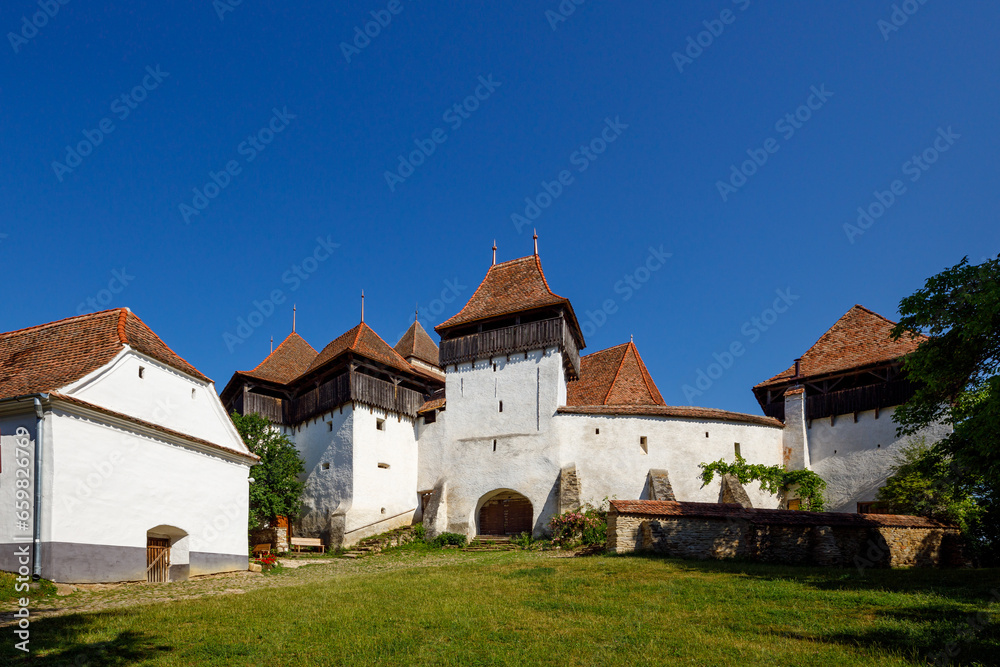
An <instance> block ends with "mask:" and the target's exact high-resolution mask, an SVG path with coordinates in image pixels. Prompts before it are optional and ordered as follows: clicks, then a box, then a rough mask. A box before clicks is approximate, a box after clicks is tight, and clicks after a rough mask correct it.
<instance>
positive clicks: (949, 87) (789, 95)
mask: <svg viewBox="0 0 1000 667" xmlns="http://www.w3.org/2000/svg"><path fill="white" fill-rule="evenodd" d="M578 1H579V0H578ZM175 4H180V5H181V6H174V5H175ZM43 5H45V6H48V8H49V13H50V14H53V15H52V16H46V15H42V16H41V17H39V15H38V13H39V12H44V11H45V9H44V8H43V7H42V6H43ZM55 7H58V9H57V10H56V9H54V8H55ZM896 7H898V10H894V7H893V3H891V2H832V1H830V2H812V3H795V4H793V3H777V4H776V3H764V2H758V1H757V0H749V1H748V0H737V1H736V2H733V1H731V0H716V1H713V2H685V3H665V2H648V1H638V2H633V3H610V2H599V1H598V0H587V1H586V2H582V3H581V4H579V5H577V4H574V3H573V2H572V0H567V1H566V2H563V3H561V4H560V3H559V2H556V1H555V0H553V1H549V2H506V3H490V4H488V5H487V4H485V3H459V2H446V3H413V2H409V1H408V0H396V1H395V2H392V3H390V2H388V1H385V2H383V1H382V0H376V1H371V2H367V1H366V2H344V3H289V4H285V3H276V2H264V1H256V0H244V1H243V2H242V3H240V4H238V5H233V4H232V1H231V0H218V1H217V2H215V3H213V2H211V1H210V0H199V1H197V2H192V3H151V2H133V3H85V2H82V1H80V0H76V1H73V0H70V1H69V2H67V4H65V5H57V2H56V1H55V0H51V1H50V0H42V2H41V3H39V2H38V1H37V0H13V1H11V2H7V3H4V7H3V9H2V10H0V29H2V32H3V34H4V35H5V39H4V44H3V45H2V46H0V117H2V121H3V132H2V136H3V140H2V146H0V235H3V236H0V261H2V263H3V267H4V288H3V290H2V297H0V330H5V331H6V330H11V329H17V328H21V327H25V326H31V325H34V324H39V323H42V322H48V321H52V320H56V319H60V318H63V317H68V316H72V315H75V314H77V312H78V311H82V310H90V309H91V306H90V305H88V304H87V300H88V299H90V300H92V302H93V304H94V305H97V307H98V308H105V307H117V306H129V307H130V308H132V310H133V311H135V312H136V313H137V314H138V315H139V316H140V317H141V318H143V319H144V320H145V321H146V322H147V323H148V324H149V325H150V326H151V327H152V328H153V329H154V331H156V332H157V333H158V334H159V335H160V336H161V337H162V338H163V339H164V340H165V341H166V342H167V344H169V345H170V346H171V347H173V348H174V349H175V350H176V351H177V352H178V353H179V354H181V355H182V356H183V357H185V358H186V359H188V360H189V361H191V362H192V363H193V364H194V365H195V366H197V367H198V368H199V369H200V370H202V371H203V372H205V373H206V374H207V375H209V376H210V377H212V378H213V379H214V380H215V381H216V382H217V384H218V386H219V388H220V389H221V387H222V386H223V385H225V383H226V381H227V380H228V379H229V377H230V375H231V374H232V372H233V371H234V370H238V369H249V368H252V367H253V366H255V365H256V364H257V363H258V362H259V361H260V360H261V359H262V358H263V357H264V356H266V354H267V353H268V351H269V339H270V337H271V336H272V335H273V336H274V338H275V340H276V342H277V341H280V340H281V339H282V338H284V336H285V335H287V333H288V332H289V330H290V327H291V304H292V302H295V303H297V304H298V330H299V332H300V333H301V334H302V335H303V336H304V337H305V338H306V340H308V341H309V342H310V343H311V344H312V345H313V346H314V347H316V348H317V349H319V348H321V347H322V346H323V345H325V344H326V343H327V342H329V341H330V340H332V339H333V338H334V337H336V336H337V335H338V334H340V333H342V332H343V331H345V330H346V329H348V328H350V327H351V326H353V325H354V324H356V323H357V321H358V320H359V315H360V312H359V311H360V303H359V302H360V299H359V295H360V292H361V290H362V289H364V290H365V293H366V295H367V301H366V303H367V305H366V321H367V322H368V323H369V324H370V325H371V326H372V327H373V328H374V329H375V330H376V331H377V332H379V333H380V334H381V335H382V336H383V337H384V338H386V339H387V340H388V341H389V343H390V344H394V343H395V342H396V339H397V338H398V336H399V335H401V334H402V332H403V331H404V330H405V328H406V327H407V325H408V323H409V321H410V320H411V318H412V314H413V310H414V306H415V304H418V303H419V304H421V311H422V316H423V319H424V322H425V324H427V325H428V326H433V325H434V324H437V323H438V322H440V321H442V320H443V319H445V318H446V317H448V316H450V315H452V314H453V313H454V312H456V311H457V309H458V308H459V307H460V306H461V304H462V303H464V301H465V300H466V299H467V298H468V297H469V296H471V294H472V292H473V290H474V289H475V287H476V285H477V284H478V283H479V281H480V280H481V279H482V277H483V275H484V274H485V272H486V270H487V269H488V267H489V263H490V255H491V250H490V248H491V246H492V243H493V239H494V238H496V240H497V245H498V246H499V251H498V256H499V259H500V260H506V259H513V258H515V257H520V256H523V255H527V254H530V253H531V251H532V239H531V232H532V228H533V227H537V229H538V234H539V237H540V238H539V245H540V252H541V257H542V262H543V266H544V268H545V271H546V274H547V276H548V278H549V282H550V284H551V285H552V287H553V289H554V290H555V291H556V292H557V293H559V294H561V295H563V296H567V297H569V298H570V299H571V300H572V302H573V304H574V307H575V309H576V312H577V313H578V315H579V316H580V319H581V320H582V321H583V322H584V323H585V324H584V327H585V329H586V331H587V333H588V335H587V350H586V352H593V351H597V350H600V349H603V348H605V347H609V346H612V345H615V344H618V343H621V342H625V341H627V340H628V339H629V336H630V335H634V337H635V342H636V344H637V345H638V347H639V350H640V352H641V354H642V355H643V357H644V359H645V361H646V363H647V365H648V366H649V368H650V371H651V372H652V374H653V377H654V379H655V380H656V382H657V384H658V386H659V388H660V390H661V392H662V393H663V395H664V397H665V398H666V400H667V402H668V403H671V404H677V405H681V404H689V403H694V404H696V405H703V406H708V407H717V408H725V409H731V410H738V411H744V412H753V413H759V408H758V407H757V405H756V402H755V400H754V398H753V396H752V394H751V392H750V387H751V386H752V385H753V384H755V383H757V382H759V381H761V380H764V379H766V378H768V377H770V376H771V375H773V374H774V373H777V372H778V371H781V370H783V369H784V368H786V367H788V366H789V365H790V364H791V361H792V359H793V358H794V357H795V356H797V355H799V354H800V353H802V352H804V351H805V349H806V348H807V347H808V346H809V345H811V344H812V343H813V342H814V341H815V340H816V339H817V338H818V337H819V336H820V335H821V334H822V333H823V332H824V331H825V330H826V329H827V328H828V327H829V326H830V325H832V324H833V322H834V321H836V319H837V318H838V317H840V316H841V315H842V314H843V313H844V312H846V311H847V310H848V309H849V308H850V307H851V306H852V305H853V304H855V303H861V304H863V305H865V306H868V307H869V308H872V309H874V310H876V311H877V312H880V313H882V314H884V315H887V316H889V317H894V316H895V313H896V306H897V304H898V302H899V300H900V298H902V297H903V296H905V295H907V294H909V293H911V292H912V291H913V290H915V289H916V288H918V287H920V286H921V284H922V283H923V280H924V279H925V278H926V277H928V276H929V275H931V274H933V273H936V272H938V271H939V270H941V269H943V268H945V267H948V266H951V265H953V264H955V263H957V262H958V261H959V260H961V258H962V257H963V256H964V255H969V256H970V258H971V259H972V260H974V261H978V260H980V259H981V258H983V257H985V256H995V255H996V254H997V253H998V251H1000V231H998V229H1000V227H998V225H997V211H998V209H1000V206H998V204H1000V201H998V200H1000V188H998V187H997V184H996V176H997V166H996V156H997V155H998V154H1000V134H998V132H997V129H996V119H997V117H998V111H1000V85H998V84H1000V68H998V67H997V64H998V63H1000V41H998V40H997V39H996V26H997V25H1000V6H997V5H996V4H993V3H982V2H972V1H954V2H943V1H942V0H926V2H924V3H923V4H921V3H920V2H918V1H917V0H910V1H909V2H905V3H897V4H896ZM560 8H561V10H560ZM571 9H572V12H570V10H571ZM560 11H561V13H560ZM372 12H375V15H374V16H373V15H372ZM377 20H381V21H382V23H384V24H385V25H384V26H383V25H377V26H376V24H375V23H371V22H372V21H377ZM33 21H34V25H32V22H33ZM366 24H367V25H366ZM366 27H367V29H368V32H369V33H371V34H374V35H375V36H374V37H359V36H358V32H361V33H363V32H364V31H365V29H366ZM355 40H357V41H355ZM345 45H346V46H345ZM477 95H478V97H477ZM456 105H459V107H458V110H456V109H455V106H456ZM789 115H790V117H788V116H789ZM611 139H613V140H611ZM609 140H611V141H609ZM935 142H936V144H935ZM95 144H96V145H95ZM421 146H423V153H418V154H417V155H416V156H415V157H414V158H413V159H412V161H411V160H410V156H411V154H412V153H413V151H420V150H421V148H420V147H421ZM432 148H433V151H432V150H431V149H432ZM401 155H402V156H403V160H404V162H405V163H406V164H401V162H400V160H401V158H400V156H401ZM914 157H916V158H917V162H914ZM748 161H749V162H748ZM56 163H57V164H56ZM414 163H418V164H414ZM745 163H746V164H745ZM734 170H735V172H736V173H735V174H734ZM387 172H388V173H390V174H394V176H390V177H388V178H387V175H386V174H387ZM564 172H565V173H564ZM740 172H742V173H740ZM748 174H749V175H748ZM213 175H214V176H213ZM560 176H561V177H562V179H563V183H560V182H559V180H560ZM894 182H896V183H895V185H894ZM720 183H722V184H725V185H720ZM546 184H547V189H546ZM894 187H895V192H893V189H894ZM206 189H207V192H206ZM196 190H197V192H196ZM208 195H211V197H209V196H208ZM201 197H204V198H203V199H201ZM526 199H528V200H529V201H528V202H526ZM879 200H881V202H880V201H879ZM532 202H533V203H534V206H538V208H537V210H536V209H534V208H533V207H532V205H531V204H532ZM182 205H183V206H182ZM184 207H188V208H184ZM859 207H862V209H863V210H867V211H870V213H871V214H873V217H872V218H871V219H870V220H867V219H862V223H863V226H859V225H858V224H857V221H858V217H859V213H858V208H859ZM526 209H527V210H526ZM515 215H517V216H522V217H523V218H524V221H527V222H526V223H525V222H524V221H522V220H520V219H519V218H514V219H512V216H515ZM876 216H877V217H876ZM529 217H530V218H533V219H531V220H530V221H529V220H528V219H529ZM845 225H853V227H847V228H846V229H845ZM667 254H669V257H668V258H663V256H664V255H667ZM647 262H648V263H647ZM296 267H299V268H298V271H299V274H297V273H296ZM650 269H653V270H650ZM310 271H311V272H310ZM116 272H117V274H118V275H116ZM300 274H301V275H302V276H307V277H306V278H302V277H300ZM629 280H631V281H632V284H633V285H635V287H631V286H630V285H629ZM109 285H110V286H111V287H113V288H114V289H113V290H112V289H109ZM276 290H277V291H280V292H281V294H280V297H281V298H282V299H283V301H284V302H283V303H282V304H279V305H278V306H277V307H276V308H274V309H273V312H271V308H270V307H269V306H268V304H267V303H265V301H267V300H269V299H270V297H271V295H272V293H274V292H275V291H276ZM779 291H780V292H781V295H779V294H778V292H779ZM782 295H783V297H782ZM442 296H443V297H444V299H443V300H442V301H441V302H440V303H437V302H435V299H440V298H442ZM776 300H779V301H778V302H776ZM445 301H449V302H448V303H445ZM255 302H257V305H255ZM776 305H777V306H778V308H779V309H783V310H784V312H781V313H777V312H771V311H769V309H773V308H774V307H775V306H776ZM258 308H259V309H260V310H261V311H263V312H262V314H260V315H255V316H253V318H252V320H250V318H251V314H252V313H253V312H255V310H257V309H258ZM435 311H436V312H435ZM239 318H243V319H244V320H250V321H252V322H253V323H255V324H258V326H252V327H249V329H247V328H244V329H243V330H242V333H243V334H246V333H249V335H247V336H241V335H240V333H241V332H239V331H238V323H239ZM753 318H757V319H758V321H759V324H758V323H755V322H754V321H753ZM586 323H589V324H590V326H588V325H587V324H586ZM760 325H763V326H760ZM765 327H766V328H765ZM226 334H230V335H231V336H233V337H235V338H236V340H237V341H238V342H233V338H228V339H227V337H226ZM227 340H228V342H227ZM734 343H739V344H740V345H741V346H742V349H743V354H742V355H740V356H739V357H735V358H733V359H732V361H731V363H726V362H728V361H729V360H728V359H727V357H726V355H725V353H726V352H727V350H729V349H730V348H731V347H732V346H733V344H734ZM716 355H718V357H720V358H721V359H722V362H723V363H726V365H727V366H728V367H727V368H725V369H722V368H721V366H720V367H718V368H714V369H713V368H711V364H713V363H717V361H716ZM709 371H711V373H712V375H715V376H716V377H714V378H710V382H708V381H706V380H702V383H701V386H702V387H703V388H704V389H699V391H701V393H700V394H693V393H692V392H691V391H690V390H689V391H687V392H686V391H685V389H684V387H685V385H689V386H691V387H694V388H695V389H697V385H696V380H697V379H698V378H699V377H700V375H699V374H700V373H706V374H707V373H708V372H709Z"/></svg>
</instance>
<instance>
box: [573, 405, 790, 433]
mask: <svg viewBox="0 0 1000 667" xmlns="http://www.w3.org/2000/svg"><path fill="white" fill-rule="evenodd" d="M556 412H558V413H560V414H567V415H607V416H611V417H674V418H681V419H698V420H702V421H704V420H716V421H728V422H741V423H746V424H759V425H761V426H776V427H778V428H784V426H785V425H784V424H782V423H781V422H780V421H778V420H777V419H774V418H773V417H761V416H758V415H747V414H743V413H742V412H730V411H729V410H716V409H714V408H695V407H675V406H673V405H568V406H566V407H562V408H559V409H558V410H556Z"/></svg>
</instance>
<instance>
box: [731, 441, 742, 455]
mask: <svg viewBox="0 0 1000 667" xmlns="http://www.w3.org/2000/svg"><path fill="white" fill-rule="evenodd" d="M733 451H734V452H735V453H736V456H743V454H742V452H740V443H738V442H734V443H733Z"/></svg>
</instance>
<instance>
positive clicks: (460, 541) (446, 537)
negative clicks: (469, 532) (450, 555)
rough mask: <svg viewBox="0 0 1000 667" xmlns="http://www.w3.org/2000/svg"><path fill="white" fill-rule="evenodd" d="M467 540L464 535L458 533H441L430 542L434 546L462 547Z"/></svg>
mask: <svg viewBox="0 0 1000 667" xmlns="http://www.w3.org/2000/svg"><path fill="white" fill-rule="evenodd" d="M467 541H468V538H466V537H465V535H460V534H458V533H441V534H440V535H438V536H437V537H435V538H434V541H433V542H431V544H433V545H434V546H436V547H444V546H456V547H464V546H465V543H466V542H467Z"/></svg>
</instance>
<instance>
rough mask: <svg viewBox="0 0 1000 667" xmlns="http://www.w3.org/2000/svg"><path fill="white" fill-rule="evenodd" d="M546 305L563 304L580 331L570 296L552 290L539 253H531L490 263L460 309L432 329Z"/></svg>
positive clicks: (581, 337)
mask: <svg viewBox="0 0 1000 667" xmlns="http://www.w3.org/2000/svg"><path fill="white" fill-rule="evenodd" d="M547 306H565V307H566V308H567V310H568V311H569V313H570V317H571V319H572V324H573V326H574V327H576V329H577V331H578V332H579V328H580V325H579V323H578V322H577V321H576V315H575V314H574V313H573V307H572V306H571V305H570V302H569V299H567V298H565V297H562V296H559V295H558V294H555V293H553V292H552V290H551V289H550V288H549V283H548V281H547V280H546V279H545V274H544V273H543V272H542V263H541V260H539V259H538V255H530V256H528V257H522V258H520V259H512V260H510V261H509V262H502V263H500V264H494V265H493V266H491V267H490V270H489V271H487V272H486V277H485V278H483V282H482V283H480V284H479V287H478V288H476V291H475V293H474V294H473V295H472V298H470V299H469V302H468V303H466V304H465V306H464V307H463V308H462V310H460V311H459V312H458V313H457V314H456V315H454V316H452V317H451V318H450V319H447V320H445V321H444V322H442V323H441V324H439V325H437V326H436V327H434V329H435V331H438V332H440V331H443V330H445V329H448V328H451V327H454V326H458V325H460V324H469V323H470V322H478V321H479V320H485V319H488V318H491V317H500V316H502V315H511V314H513V313H519V312H522V311H525V310H533V309H535V308H544V307H547ZM580 340H581V341H582V340H583V335H582V334H580Z"/></svg>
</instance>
